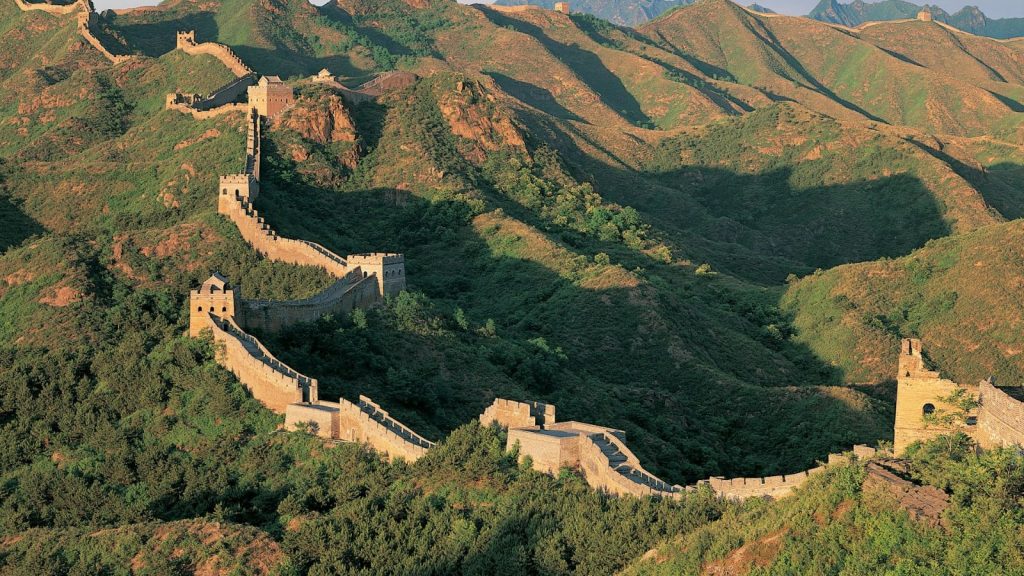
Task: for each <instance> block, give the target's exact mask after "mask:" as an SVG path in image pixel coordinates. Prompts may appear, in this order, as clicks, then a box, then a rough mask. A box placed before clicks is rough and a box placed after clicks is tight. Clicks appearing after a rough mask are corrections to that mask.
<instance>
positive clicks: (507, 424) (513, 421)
mask: <svg viewBox="0 0 1024 576" xmlns="http://www.w3.org/2000/svg"><path fill="white" fill-rule="evenodd" d="M492 422H493V423H497V424H498V426H501V427H502V428H529V427H534V426H544V425H552V424H554V423H555V407H554V406H553V405H551V404H544V403H542V402H516V401H515V400H506V399H504V398H495V399H494V402H493V403H492V404H491V405H490V406H488V407H487V409H486V410H484V413H483V414H481V415H480V424H481V425H483V426H489V425H490V424H491V423H492Z"/></svg>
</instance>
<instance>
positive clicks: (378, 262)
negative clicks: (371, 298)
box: [347, 252, 405, 298]
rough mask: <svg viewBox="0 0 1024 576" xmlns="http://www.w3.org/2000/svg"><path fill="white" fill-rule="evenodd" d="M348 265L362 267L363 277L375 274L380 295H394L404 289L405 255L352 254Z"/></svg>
mask: <svg viewBox="0 0 1024 576" xmlns="http://www.w3.org/2000/svg"><path fill="white" fill-rule="evenodd" d="M347 261H348V265H349V266H350V267H352V268H355V267H356V266H358V267H360V268H362V269H363V277H369V276H376V277H377V289H378V292H379V294H380V296H381V297H382V298H383V297H387V296H395V295H397V294H398V293H399V292H401V291H402V290H405V256H403V255H402V254H384V253H380V252H374V253H372V254H354V255H351V256H349V257H348V259H347Z"/></svg>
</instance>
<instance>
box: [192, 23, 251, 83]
mask: <svg viewBox="0 0 1024 576" xmlns="http://www.w3.org/2000/svg"><path fill="white" fill-rule="evenodd" d="M175 47H176V48H177V49H178V50H181V51H182V52H184V53H186V54H190V55H192V56H197V55H199V54H208V55H210V56H213V57H214V58H216V59H218V60H220V61H221V62H222V63H223V64H224V65H225V66H227V67H228V69H229V70H231V72H232V73H233V74H234V75H235V76H238V77H242V76H248V75H250V74H253V71H252V68H249V67H248V66H247V65H246V64H245V62H242V59H241V58H239V57H238V55H237V54H235V52H234V51H233V50H231V48H228V47H227V46H225V45H223V44H217V43H216V42H202V43H197V42H196V32H195V30H189V31H178V33H177V37H176V44H175Z"/></svg>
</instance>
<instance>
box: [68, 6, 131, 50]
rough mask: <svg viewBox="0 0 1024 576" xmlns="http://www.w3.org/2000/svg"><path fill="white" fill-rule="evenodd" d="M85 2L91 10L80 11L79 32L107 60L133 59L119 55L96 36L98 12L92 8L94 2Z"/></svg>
mask: <svg viewBox="0 0 1024 576" xmlns="http://www.w3.org/2000/svg"><path fill="white" fill-rule="evenodd" d="M85 4H86V5H87V6H88V7H89V11H86V12H79V14H78V33H79V34H81V35H82V38H85V41H86V42H88V43H89V44H91V45H92V47H93V48H95V49H96V50H98V51H99V52H100V54H103V56H104V57H105V58H106V59H107V60H110V61H111V62H113V63H114V64H121V63H123V62H127V61H129V60H131V58H132V57H131V56H127V55H118V54H114V53H112V52H111V51H110V50H107V48H106V47H105V46H104V45H103V42H101V41H100V39H99V38H98V37H97V36H96V31H95V28H96V27H97V25H98V21H97V18H98V17H97V16H96V12H93V11H92V9H91V8H92V3H91V2H88V3H85Z"/></svg>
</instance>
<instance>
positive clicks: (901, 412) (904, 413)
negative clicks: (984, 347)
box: [893, 338, 961, 454]
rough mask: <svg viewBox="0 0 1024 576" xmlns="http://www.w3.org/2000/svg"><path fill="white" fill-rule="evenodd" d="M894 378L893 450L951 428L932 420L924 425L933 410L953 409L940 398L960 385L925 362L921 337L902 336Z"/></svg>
mask: <svg viewBox="0 0 1024 576" xmlns="http://www.w3.org/2000/svg"><path fill="white" fill-rule="evenodd" d="M896 382H897V386H896V424H895V427H894V430H893V432H894V436H893V451H894V452H895V453H896V454H900V453H902V452H903V451H904V450H905V449H906V448H907V446H909V445H910V444H912V443H914V442H916V441H918V440H928V439H930V438H934V437H935V436H938V435H940V434H943V433H946V432H950V431H951V430H950V429H949V428H943V427H941V426H938V425H934V424H933V425H930V426H929V425H926V424H925V422H924V417H925V415H927V414H933V413H935V411H936V410H953V407H952V406H950V405H949V404H947V403H945V402H943V401H942V400H940V398H942V397H947V396H949V395H950V394H952V393H953V392H955V391H956V390H958V389H960V388H961V386H960V385H959V384H957V383H956V382H953V381H952V380H947V379H945V378H942V377H941V375H940V374H939V373H938V372H936V371H934V370H929V369H928V368H927V367H926V366H925V362H924V356H923V355H922V353H921V341H920V340H918V339H917V338H904V339H903V341H902V342H901V344H900V358H899V373H898V374H897V377H896Z"/></svg>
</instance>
